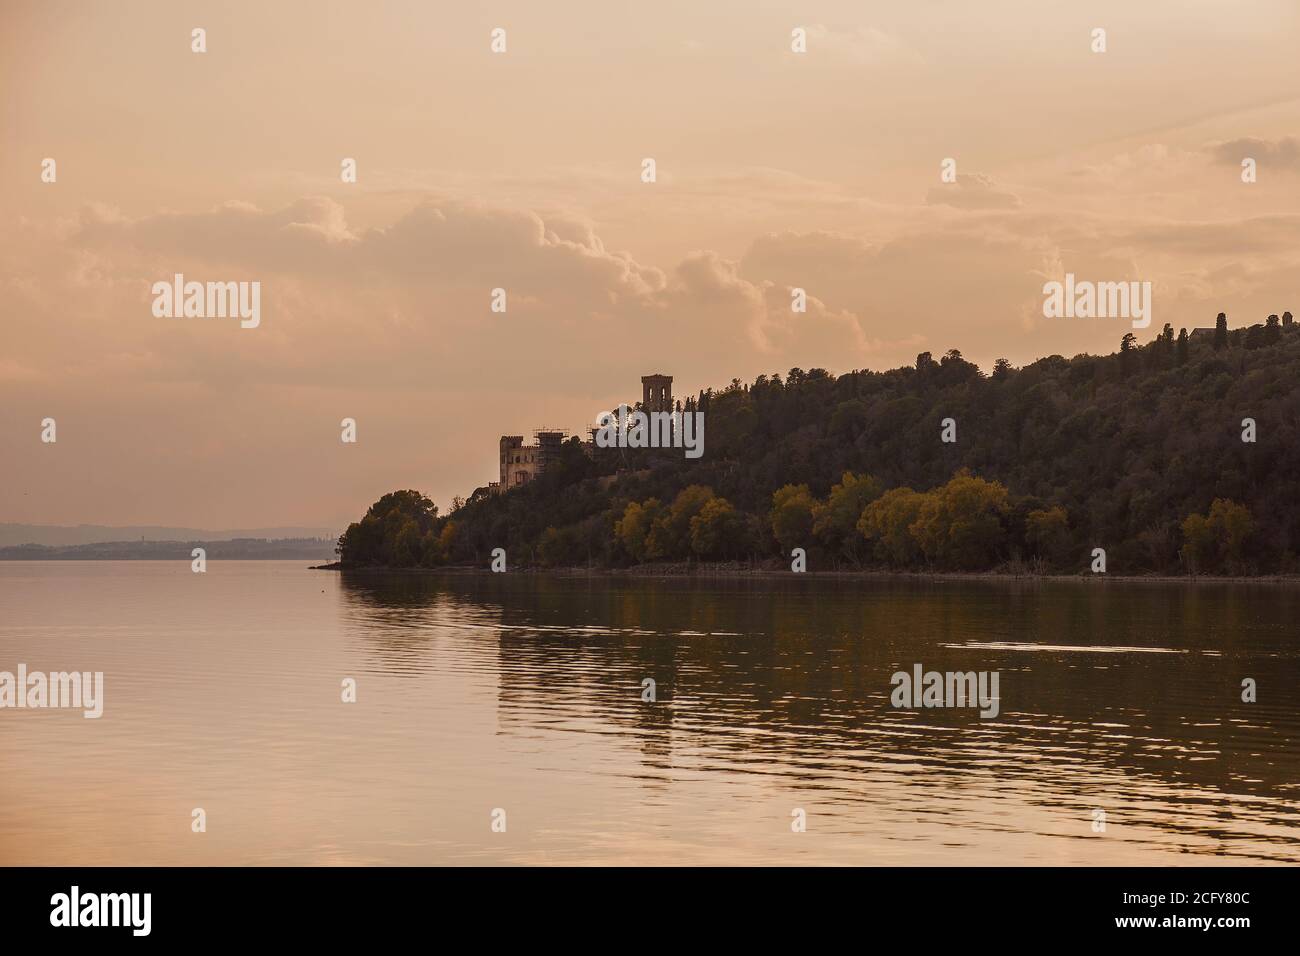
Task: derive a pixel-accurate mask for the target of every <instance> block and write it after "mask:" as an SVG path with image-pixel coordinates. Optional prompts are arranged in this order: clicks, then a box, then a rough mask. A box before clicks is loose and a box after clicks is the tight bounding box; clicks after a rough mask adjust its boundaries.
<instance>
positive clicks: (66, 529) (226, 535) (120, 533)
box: [0, 523, 338, 547]
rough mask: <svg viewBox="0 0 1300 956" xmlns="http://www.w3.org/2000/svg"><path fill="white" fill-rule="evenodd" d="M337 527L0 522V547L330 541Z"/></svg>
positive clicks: (336, 533) (336, 531) (335, 533)
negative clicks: (219, 528)
mask: <svg viewBox="0 0 1300 956" xmlns="http://www.w3.org/2000/svg"><path fill="white" fill-rule="evenodd" d="M337 535H338V529H337V528H325V527H315V528H292V527H290V528H243V529H237V530H234V531H208V530H204V529H200V528H169V527H165V526H157V525H125V526H122V527H109V526H105V525H97V524H79V525H73V526H67V525H47V524H5V523H0V547H9V546H11V545H20V544H43V545H49V546H51V547H65V546H69V545H79V544H101V543H104V542H109V541H137V542H138V541H140V540H141V539H144V540H145V541H232V540H234V539H235V538H266V539H276V538H331V537H336V536H337Z"/></svg>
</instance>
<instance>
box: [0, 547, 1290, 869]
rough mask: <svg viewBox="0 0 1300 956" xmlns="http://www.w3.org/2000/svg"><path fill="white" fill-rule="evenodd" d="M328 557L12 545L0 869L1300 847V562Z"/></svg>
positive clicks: (908, 859)
mask: <svg viewBox="0 0 1300 956" xmlns="http://www.w3.org/2000/svg"><path fill="white" fill-rule="evenodd" d="M305 564H306V562H230V563H221V562H216V563H211V564H209V566H208V572H207V573H206V574H202V575H200V574H193V573H191V571H190V567H189V564H188V562H133V561H124V562H104V563H97V562H48V563H17V562H0V671H10V672H14V671H16V670H17V665H18V664H19V663H20V662H21V663H25V664H26V665H27V666H28V668H29V670H41V671H60V670H79V671H85V670H89V671H103V672H104V675H105V685H106V687H105V704H104V716H103V717H102V718H100V719H99V720H86V719H83V717H82V716H81V712H80V711H71V710H11V709H5V710H0V768H2V771H3V772H2V775H0V864H191V863H193V864H199V863H202V864H246V863H249V864H271V863H285V864H370V863H384V864H440V863H497V864H500V863H620V864H632V865H643V864H662V863H796V864H804V863H836V864H1008V863H1012V864H1015V863H1024V864H1153V865H1161V864H1180V863H1182V864H1207V863H1216V862H1224V863H1235V864H1242V863H1256V862H1268V863H1280V862H1290V863H1295V862H1298V861H1300V827H1298V826H1297V824H1298V823H1300V699H1298V698H1297V688H1300V637H1298V631H1297V620H1300V588H1295V587H1283V586H1268V585H1260V586H1202V587H1190V586H1186V585H1170V584H1163V585H1157V584H1134V583H1121V582H1113V581H1112V582H1108V583H1104V584H1100V583H1095V582H1089V583H1083V584H1074V583H1032V582H1028V583H1027V582H1012V581H1008V582H999V581H971V582H960V583H952V582H925V581H916V582H911V581H908V582H894V581H868V582H863V581H852V582H850V581H816V580H809V579H797V578H794V577H791V578H790V579H780V580H766V581H758V582H751V581H640V580H615V579H608V578H548V577H536V576H525V575H509V574H507V575H483V576H438V577H433V576H415V575H383V576H374V575H363V576H341V575H339V574H337V573H333V572H324V571H308V570H306V568H305ZM916 663H921V664H923V665H924V666H925V668H926V669H927V670H930V669H935V670H962V671H966V670H976V671H979V670H996V671H998V672H999V673H1000V687H999V690H1000V696H1001V700H1000V706H1001V713H1000V714H999V715H998V716H997V717H996V718H995V719H989V720H982V719H980V717H979V715H978V712H977V711H976V710H972V709H929V710H916V711H910V710H897V709H895V708H893V707H892V706H891V705H890V699H889V698H890V692H891V690H892V687H891V684H890V677H891V674H893V673H894V672H895V671H897V670H910V669H911V668H912V666H913V665H914V664H916ZM348 677H351V678H354V679H355V680H356V682H357V702H356V703H343V702H342V701H341V683H342V681H343V679H344V678H348ZM1245 677H1253V678H1254V679H1255V680H1256V681H1257V682H1258V701H1257V702H1256V703H1243V702H1242V700H1241V681H1242V679H1243V678H1245ZM645 678H652V679H653V680H655V681H656V690H657V697H658V700H657V702H655V703H645V702H643V701H642V699H641V697H642V681H643V680H644V679H645ZM196 807H202V808H203V809H204V810H205V811H206V815H207V832H206V833H201V834H198V833H192V832H191V811H192V810H193V809H194V808H196ZM495 808H501V809H504V810H505V812H506V832H504V833H494V832H493V831H492V827H491V823H492V816H491V815H492V812H493V810H494V809H495ZM795 808H802V809H803V810H804V811H805V812H806V815H807V832H803V833H794V832H792V831H791V820H792V816H791V813H792V810H794V809H795ZM1096 809H1101V810H1104V811H1105V814H1106V821H1105V822H1106V827H1105V832H1104V833H1097V832H1094V830H1093V823H1094V812H1093V811H1094V810H1096Z"/></svg>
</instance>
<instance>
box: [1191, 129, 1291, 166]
mask: <svg viewBox="0 0 1300 956" xmlns="http://www.w3.org/2000/svg"><path fill="white" fill-rule="evenodd" d="M1205 151H1206V152H1207V153H1209V155H1210V156H1211V157H1212V159H1213V160H1214V162H1216V163H1220V164H1222V165H1225V166H1240V165H1241V161H1242V160H1243V159H1246V158H1247V157H1249V158H1251V159H1253V160H1255V161H1256V162H1257V163H1259V164H1261V165H1264V164H1267V165H1268V166H1270V167H1273V168H1276V169H1287V170H1294V169H1300V139H1298V138H1296V137H1294V136H1283V137H1281V138H1280V139H1259V138H1256V137H1253V136H1247V137H1243V138H1241V139H1230V140H1226V141H1224V142H1221V143H1211V144H1210V145H1208V146H1206V147H1205Z"/></svg>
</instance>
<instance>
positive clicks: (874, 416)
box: [341, 315, 1300, 574]
mask: <svg viewBox="0 0 1300 956" xmlns="http://www.w3.org/2000/svg"><path fill="white" fill-rule="evenodd" d="M1285 318H1286V319H1287V320H1288V321H1289V319H1290V316H1289V315H1287V316H1286V317H1285ZM1121 333H1124V334H1123V342H1122V343H1121V348H1120V351H1119V352H1117V353H1113V354H1110V355H1086V354H1085V355H1076V356H1074V357H1073V358H1064V357H1062V356H1059V355H1052V356H1048V357H1047V358H1042V359H1039V360H1038V361H1036V362H1033V363H1031V364H1029V365H1026V366H1025V367H1024V368H1020V369H1016V368H1013V367H1012V366H1011V365H1010V364H1009V363H1007V362H1005V361H1003V360H999V361H998V362H997V363H996V364H995V366H994V368H993V369H992V370H991V372H989V373H986V372H984V371H982V370H980V369H979V368H978V367H976V366H975V365H974V364H972V363H970V362H968V361H966V360H965V359H964V358H963V357H962V355H961V353H960V352H958V351H956V350H952V351H950V352H948V353H947V354H945V355H943V356H941V357H940V358H938V359H936V358H934V357H933V356H931V354H930V353H928V352H926V353H923V354H921V355H919V356H917V361H916V364H915V365H913V366H905V367H903V368H897V369H892V370H889V371H880V372H877V371H868V370H864V371H854V372H849V373H847V374H844V375H840V376H838V377H836V376H834V375H832V374H830V373H829V372H827V371H825V370H824V369H811V370H809V371H804V370H802V369H798V368H794V369H791V370H790V371H789V372H788V373H786V374H785V375H784V376H781V375H771V376H767V375H763V376H759V377H758V379H757V380H756V381H754V382H753V383H752V384H748V385H747V384H742V383H741V382H739V381H733V382H732V384H731V385H730V386H728V387H726V388H724V389H722V390H720V391H714V390H712V389H710V390H707V391H705V392H703V393H701V394H700V395H699V396H698V398H693V399H692V400H691V401H689V402H688V403H687V406H688V408H689V407H697V408H699V409H700V410H701V411H703V412H704V415H705V421H706V429H705V441H704V454H703V457H702V458H700V459H698V460H691V459H688V458H685V457H684V456H683V454H682V452H681V451H680V450H678V451H671V452H669V451H663V450H650V449H641V450H636V451H622V452H619V453H618V454H617V455H615V456H612V457H611V456H609V455H604V454H601V453H599V452H597V453H596V454H595V455H594V457H592V458H589V457H588V456H586V455H584V454H583V450H582V448H581V446H580V444H579V443H578V442H577V440H576V439H575V440H573V441H571V442H569V443H566V444H565V445H564V446H563V447H562V450H561V454H560V455H559V456H558V457H557V460H556V461H554V462H553V463H552V464H550V465H548V466H547V469H546V471H545V472H544V473H542V474H541V475H540V476H539V477H537V478H536V479H534V480H533V481H530V482H529V483H528V484H526V485H524V486H523V487H521V488H518V489H513V490H510V491H508V492H506V493H505V494H497V495H493V494H489V493H488V491H487V489H480V490H479V491H477V492H475V493H474V495H473V496H471V498H470V500H469V501H468V502H467V503H465V504H464V505H463V506H461V507H459V508H458V509H457V510H456V511H454V512H453V513H451V514H449V515H447V514H443V515H439V514H438V512H437V509H436V508H434V507H433V505H432V502H429V501H428V499H427V498H424V497H423V496H422V495H420V494H419V493H418V492H413V491H403V492H395V493H392V494H389V495H386V496H385V497H384V498H383V499H381V500H380V501H378V502H376V503H375V505H373V506H372V507H371V509H370V510H369V512H367V514H366V516H365V517H363V518H362V520H360V521H358V522H356V523H354V524H352V525H351V526H350V527H349V528H348V530H347V532H346V533H345V534H344V536H343V539H342V541H341V544H342V548H343V551H342V560H343V564H344V565H345V566H348V565H354V566H372V565H385V566H387V565H396V566H413V565H422V566H437V565H440V564H461V563H471V564H474V565H477V566H479V567H486V565H487V562H488V561H489V560H490V555H491V553H492V551H493V549H495V548H504V549H505V551H506V553H507V555H508V560H509V567H510V568H512V569H513V568H517V567H521V566H528V565H539V564H540V565H543V566H606V567H609V566H612V567H626V566H629V565H633V564H639V563H659V562H665V561H684V560H688V559H699V560H714V561H718V560H729V559H731V560H734V559H761V560H767V561H778V560H779V561H781V562H784V566H788V565H789V563H790V560H791V558H790V552H791V550H792V549H793V548H803V549H805V551H806V552H807V558H808V568H809V570H816V569H829V568H846V567H849V568H852V567H893V568H904V569H915V570H925V569H934V570H948V569H951V570H963V571H981V570H998V569H1004V570H1044V571H1057V572H1066V573H1087V572H1088V570H1090V568H1091V566H1092V562H1093V561H1094V560H1095V558H1094V557H1093V550H1094V549H1097V548H1100V549H1104V550H1105V552H1106V555H1105V556H1106V559H1107V569H1106V570H1107V573H1111V574H1179V573H1187V572H1202V573H1228V574H1264V573H1277V572H1287V573H1296V572H1297V571H1300V325H1292V324H1283V323H1280V322H1279V320H1278V319H1277V318H1276V317H1270V321H1269V322H1268V323H1267V324H1260V325H1255V326H1252V327H1249V328H1243V329H1236V330H1231V331H1229V330H1228V329H1227V327H1226V322H1221V323H1220V327H1219V329H1218V330H1217V331H1211V332H1209V333H1207V334H1202V335H1196V336H1188V335H1187V333H1186V331H1184V332H1183V333H1182V334H1179V335H1177V336H1176V335H1175V333H1174V330H1173V329H1172V328H1170V327H1169V326H1165V329H1164V330H1163V331H1162V332H1161V333H1159V334H1157V336H1156V338H1155V339H1154V340H1153V341H1151V342H1149V343H1147V344H1146V345H1138V344H1137V342H1136V340H1135V339H1134V337H1133V335H1132V334H1129V333H1127V332H1126V330H1124V329H1122V328H1121V329H1118V330H1117V333H1116V335H1117V337H1118V336H1119V335H1120V334H1121ZM1248 419H1249V420H1250V421H1249V422H1247V420H1248ZM949 420H951V426H950V427H946V426H948V425H949ZM945 430H948V431H952V432H955V438H956V440H955V441H953V442H945V441H942V440H941V436H942V435H943V433H944V432H945ZM1243 434H1244V435H1245V436H1246V437H1247V438H1249V437H1253V438H1254V440H1253V441H1249V440H1243ZM458 504H459V503H458Z"/></svg>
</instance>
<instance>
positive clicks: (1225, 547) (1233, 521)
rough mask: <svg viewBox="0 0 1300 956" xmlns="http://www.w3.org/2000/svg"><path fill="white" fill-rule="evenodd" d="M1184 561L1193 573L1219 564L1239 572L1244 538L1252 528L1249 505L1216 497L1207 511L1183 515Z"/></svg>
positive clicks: (1242, 568) (1253, 528)
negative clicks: (1184, 516)
mask: <svg viewBox="0 0 1300 956" xmlns="http://www.w3.org/2000/svg"><path fill="white" fill-rule="evenodd" d="M1182 530H1183V550H1182V555H1183V563H1184V564H1185V565H1186V566H1187V570H1189V571H1191V572H1192V573H1193V574H1197V573H1199V572H1201V571H1213V570H1216V569H1219V568H1222V569H1223V570H1226V571H1230V572H1237V573H1240V572H1241V571H1243V570H1244V565H1243V557H1244V554H1245V548H1246V541H1247V539H1248V538H1249V537H1250V536H1251V534H1253V533H1254V531H1255V519H1254V518H1253V517H1252V516H1251V513H1250V509H1249V508H1247V507H1246V506H1245V505H1240V504H1237V502H1235V501H1233V500H1231V499H1230V498H1215V499H1214V501H1213V503H1212V504H1211V505H1210V511H1209V514H1207V515H1199V514H1194V513H1193V514H1190V515H1188V516H1187V517H1186V518H1184V519H1183V526H1182Z"/></svg>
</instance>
